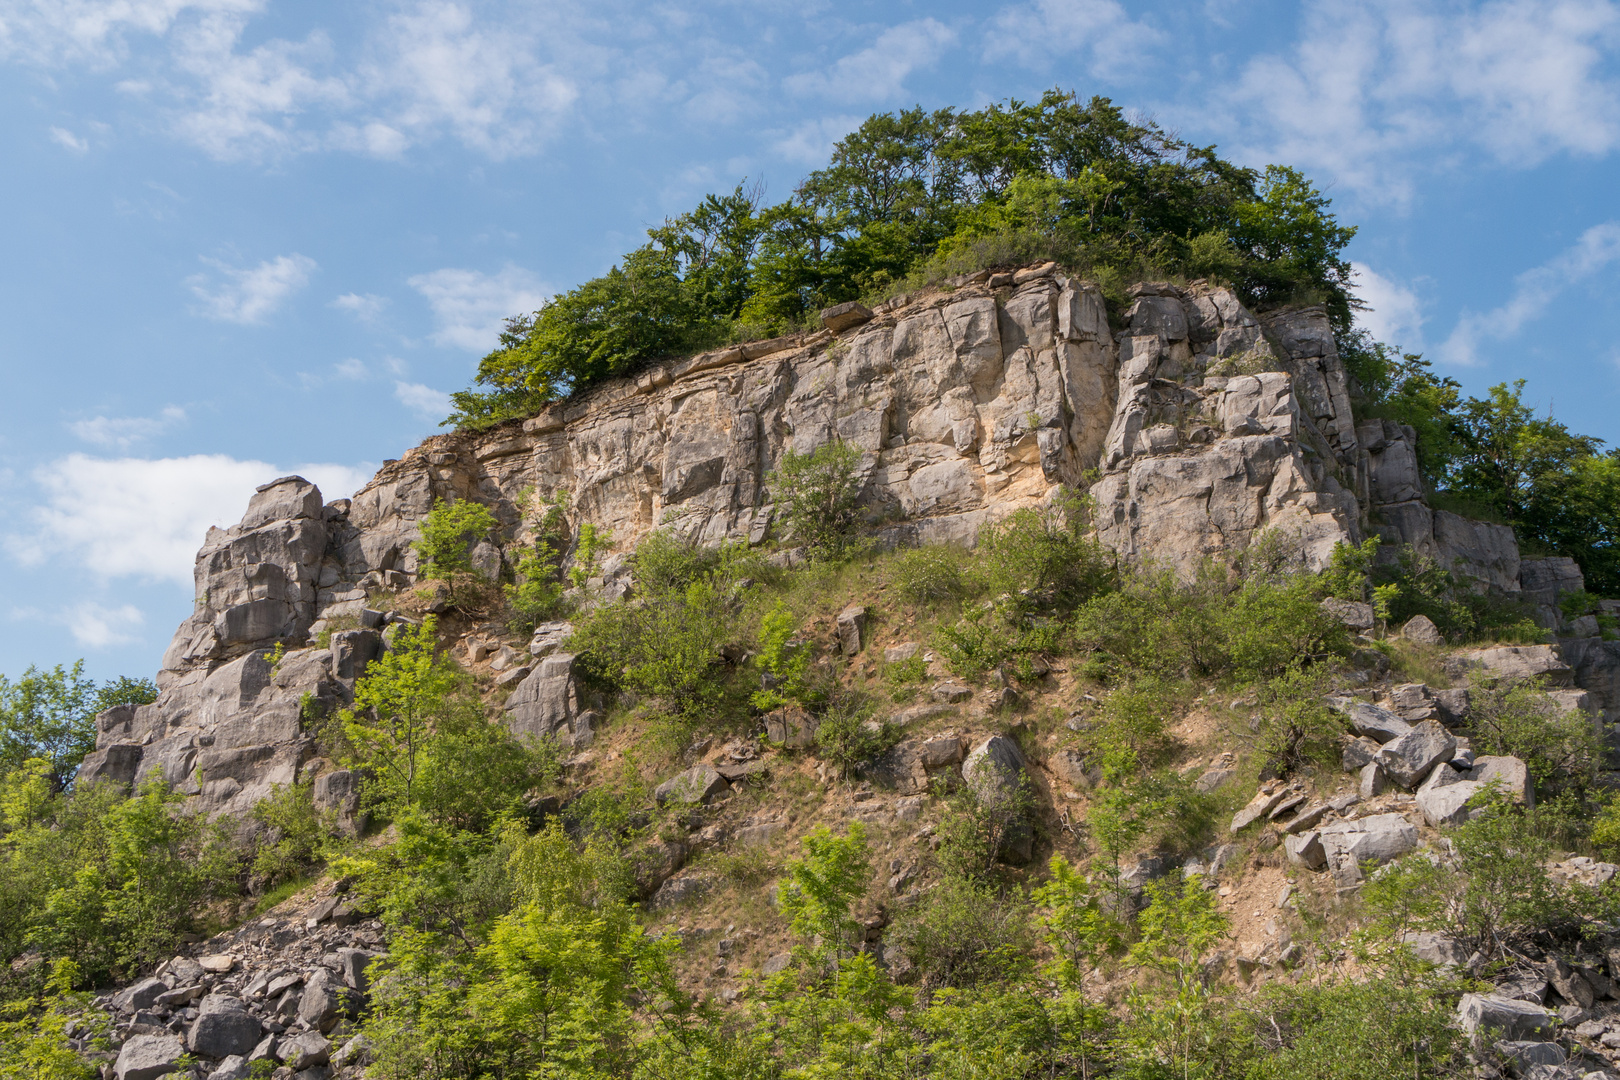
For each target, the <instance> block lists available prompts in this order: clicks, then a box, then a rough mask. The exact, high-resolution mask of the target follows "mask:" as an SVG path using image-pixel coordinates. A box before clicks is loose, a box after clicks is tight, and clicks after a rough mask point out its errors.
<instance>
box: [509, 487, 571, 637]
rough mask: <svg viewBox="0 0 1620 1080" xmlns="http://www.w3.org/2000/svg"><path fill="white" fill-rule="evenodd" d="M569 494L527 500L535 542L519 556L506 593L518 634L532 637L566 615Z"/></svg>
mask: <svg viewBox="0 0 1620 1080" xmlns="http://www.w3.org/2000/svg"><path fill="white" fill-rule="evenodd" d="M567 494H568V493H567V492H566V491H559V492H557V494H556V495H554V496H553V497H551V498H549V499H548V498H543V497H541V498H536V497H534V496H532V495H531V496H530V497H529V499H528V500H527V501H528V502H530V504H531V508H530V514H529V517H530V521H529V527H530V529H531V531H532V533H533V540H532V542H531V543H530V545H529V548H528V550H527V551H523V552H522V553H521V554H519V555H518V559H517V580H516V581H515V582H510V583H508V584H507V585H505V586H504V587H503V589H502V591H503V592H505V594H506V602H507V605H508V606H509V607H510V608H511V609H512V629H513V630H514V631H515V632H517V633H520V634H524V633H529V632H530V631H532V630H533V629H534V627H535V624H537V623H541V622H545V621H547V620H549V619H555V618H557V617H559V616H561V615H562V614H564V613H565V604H564V600H563V591H564V590H563V583H562V581H561V573H562V549H563V547H564V546H566V544H567V531H568V521H567V519H566V518H565V517H564V516H563V504H564V502H565V501H566V498H567ZM519 501H520V502H523V501H525V500H523V499H520V500H519Z"/></svg>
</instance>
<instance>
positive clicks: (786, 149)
mask: <svg viewBox="0 0 1620 1080" xmlns="http://www.w3.org/2000/svg"><path fill="white" fill-rule="evenodd" d="M864 119H866V118H865V117H864V116H856V115H854V114H853V113H846V114H843V115H840V116H823V117H819V118H818V119H815V120H807V121H805V122H804V123H802V124H799V125H798V126H797V127H795V128H794V129H793V130H791V131H789V132H788V133H787V134H786V135H783V136H782V137H781V138H779V139H777V140H776V143H775V145H774V146H773V147H772V149H774V150H775V151H776V152H777V153H778V154H780V155H781V156H782V157H784V158H786V159H787V160H789V161H795V162H800V163H802V164H805V165H811V166H816V167H819V166H821V165H824V164H825V163H826V161H827V158H828V157H829V156H830V155H831V154H832V148H833V143H835V142H837V141H838V140H839V139H842V138H843V137H844V136H845V135H848V134H849V133H850V132H852V131H854V130H855V129H856V128H858V127H860V126H861V121H862V120H864Z"/></svg>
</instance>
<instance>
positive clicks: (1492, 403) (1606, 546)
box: [1343, 332, 1620, 596]
mask: <svg viewBox="0 0 1620 1080" xmlns="http://www.w3.org/2000/svg"><path fill="white" fill-rule="evenodd" d="M1343 344H1344V346H1345V349H1344V351H1345V357H1346V360H1347V362H1348V366H1349V368H1350V370H1351V372H1352V373H1353V374H1354V375H1355V376H1356V378H1357V380H1358V381H1359V383H1360V384H1361V390H1362V394H1363V401H1362V402H1361V403H1360V408H1358V410H1357V411H1358V413H1361V414H1363V415H1369V414H1370V415H1374V416H1383V417H1387V418H1389V419H1392V420H1397V421H1399V422H1401V423H1403V424H1408V425H1410V426H1411V427H1412V428H1413V429H1414V430H1415V431H1416V432H1417V435H1418V443H1417V450H1418V466H1419V469H1420V470H1421V471H1422V473H1423V479H1424V482H1425V484H1426V485H1427V486H1428V488H1429V490H1430V492H1431V493H1433V494H1434V495H1436V496H1437V497H1438V502H1439V503H1440V504H1441V505H1443V506H1444V505H1450V506H1453V507H1455V508H1456V509H1457V510H1459V511H1461V512H1463V513H1465V514H1468V515H1470V516H1473V517H1489V518H1494V519H1496V520H1498V521H1501V522H1503V523H1505V524H1508V525H1512V526H1513V529H1514V532H1515V533H1516V534H1517V535H1518V538H1519V543H1520V545H1521V547H1523V548H1524V549H1525V550H1526V552H1527V553H1529V554H1553V555H1568V556H1570V557H1571V558H1573V559H1574V560H1575V561H1576V562H1578V563H1580V565H1581V569H1582V571H1583V572H1584V573H1585V575H1586V583H1587V587H1588V588H1589V589H1590V590H1591V591H1593V592H1595V593H1599V594H1601V595H1604V596H1620V449H1609V450H1605V449H1604V441H1603V440H1602V439H1598V438H1594V437H1592V436H1590V435H1580V434H1577V433H1575V432H1573V431H1571V430H1570V429H1569V427H1568V426H1567V425H1565V424H1564V423H1562V422H1561V421H1559V420H1557V419H1555V418H1554V417H1553V415H1552V413H1551V411H1550V410H1549V411H1548V413H1547V414H1546V415H1544V416H1538V415H1537V414H1536V411H1535V409H1534V408H1532V407H1531V406H1530V405H1529V404H1527V403H1526V402H1525V400H1524V393H1525V385H1526V384H1525V380H1523V379H1518V380H1516V381H1514V382H1512V383H1498V384H1496V385H1495V386H1492V387H1491V388H1490V389H1489V390H1487V391H1486V393H1485V396H1484V397H1464V396H1463V393H1462V387H1461V385H1460V384H1459V383H1458V382H1457V381H1456V380H1455V379H1452V378H1448V377H1445V376H1441V375H1436V374H1435V373H1434V370H1433V368H1432V367H1431V366H1430V365H1429V362H1428V361H1426V360H1424V359H1423V358H1422V357H1421V356H1419V355H1416V354H1413V353H1406V354H1402V353H1398V352H1396V351H1395V350H1394V349H1391V348H1389V347H1388V346H1386V345H1383V344H1381V343H1378V342H1374V341H1372V340H1371V339H1370V337H1368V335H1366V334H1365V333H1364V332H1358V333H1356V334H1352V335H1349V336H1348V337H1347V339H1346V340H1345V342H1344V343H1343Z"/></svg>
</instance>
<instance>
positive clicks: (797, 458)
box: [768, 440, 863, 559]
mask: <svg viewBox="0 0 1620 1080" xmlns="http://www.w3.org/2000/svg"><path fill="white" fill-rule="evenodd" d="M860 464H861V452H860V450H859V449H858V448H856V447H855V446H853V445H851V444H849V443H846V442H844V441H842V440H834V441H833V442H830V443H824V444H823V445H821V446H818V447H816V448H815V450H813V451H811V452H810V453H808V454H800V453H796V452H794V451H793V450H792V449H788V450H785V451H783V453H782V460H781V463H780V464H779V465H778V466H777V469H776V471H775V472H774V473H772V474H771V476H770V478H769V480H768V483H769V484H770V486H771V493H772V494H773V495H775V497H776V501H777V504H778V505H779V506H780V507H781V508H782V511H783V513H784V515H785V516H786V518H787V522H788V528H789V530H790V531H791V533H792V536H793V539H794V540H795V541H796V542H797V543H799V544H802V545H804V547H805V548H806V549H807V550H808V551H809V552H810V554H811V555H813V556H815V557H817V558H826V559H836V558H841V557H842V556H843V555H844V554H845V553H846V552H847V550H848V548H849V546H850V544H851V542H852V541H853V540H854V538H855V529H856V526H857V525H858V524H859V523H860V518H859V512H858V511H857V509H856V501H857V500H858V499H859V498H860V495H861V487H862V484H863V479H862V477H861V475H860V472H859V469H860Z"/></svg>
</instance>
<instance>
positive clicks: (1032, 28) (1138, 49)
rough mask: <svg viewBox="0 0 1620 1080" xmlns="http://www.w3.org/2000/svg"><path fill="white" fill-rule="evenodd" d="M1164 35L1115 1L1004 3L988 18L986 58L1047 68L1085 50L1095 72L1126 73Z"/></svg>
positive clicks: (1061, 0) (1060, 0)
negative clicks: (1063, 58) (1134, 17)
mask: <svg viewBox="0 0 1620 1080" xmlns="http://www.w3.org/2000/svg"><path fill="white" fill-rule="evenodd" d="M1163 40H1164V35H1163V34H1162V33H1160V32H1159V31H1158V30H1155V29H1154V28H1153V27H1151V26H1149V25H1147V24H1146V23H1144V22H1138V21H1136V20H1133V19H1132V18H1131V17H1130V15H1129V14H1127V13H1126V11H1125V8H1124V7H1123V6H1121V5H1120V4H1119V3H1117V2H1116V0H1033V2H1032V3H1026V4H1016V5H1013V6H1011V7H1006V8H1003V9H1002V10H1001V11H999V12H997V13H996V15H995V17H994V18H992V19H991V20H990V29H989V32H988V34H987V35H986V43H985V57H986V59H989V60H1002V59H1006V58H1008V57H1012V58H1014V59H1017V60H1019V61H1020V62H1022V63H1024V64H1026V65H1032V66H1036V67H1040V68H1046V67H1049V66H1050V65H1051V63H1052V62H1053V61H1054V60H1057V59H1060V58H1062V57H1064V56H1067V55H1070V54H1073V53H1080V52H1085V53H1089V54H1090V57H1091V63H1090V69H1091V73H1092V74H1093V75H1122V74H1125V73H1126V72H1127V71H1128V70H1129V69H1132V68H1139V67H1140V65H1141V63H1142V60H1143V56H1144V53H1143V50H1144V49H1145V48H1147V47H1149V46H1153V45H1157V44H1159V43H1160V42H1162V41H1163Z"/></svg>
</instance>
